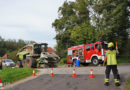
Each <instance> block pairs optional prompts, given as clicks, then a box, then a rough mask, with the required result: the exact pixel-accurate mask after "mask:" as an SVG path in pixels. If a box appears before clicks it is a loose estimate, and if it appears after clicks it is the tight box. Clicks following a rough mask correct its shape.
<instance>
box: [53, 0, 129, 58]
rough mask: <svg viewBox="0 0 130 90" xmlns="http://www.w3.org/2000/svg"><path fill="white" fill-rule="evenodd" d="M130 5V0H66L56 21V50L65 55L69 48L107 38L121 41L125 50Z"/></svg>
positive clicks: (54, 23)
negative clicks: (72, 0)
mask: <svg viewBox="0 0 130 90" xmlns="http://www.w3.org/2000/svg"><path fill="white" fill-rule="evenodd" d="M129 6H130V5H129V2H128V1H127V0H88V1H86V0H76V1H74V2H71V1H69V2H67V1H65V2H64V4H63V5H62V6H61V7H59V11H58V13H59V17H58V19H56V20H55V21H54V22H53V23H52V26H53V27H54V28H55V31H56V33H57V34H56V37H55V39H56V41H57V45H56V51H57V52H58V54H59V55H60V56H61V57H65V56H66V51H67V48H68V47H71V46H75V45H79V44H88V43H93V42H95V41H99V40H105V41H108V42H109V41H113V42H116V41H117V42H118V46H119V48H120V49H121V52H125V51H123V50H124V49H123V47H124V44H125V43H126V42H128V33H129V32H130V29H129V28H130V20H129V17H130V10H129V9H130V7H129ZM129 47H130V46H129ZM129 47H128V48H129ZM127 52H128V51H127Z"/></svg>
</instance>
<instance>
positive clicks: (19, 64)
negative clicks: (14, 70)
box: [16, 60, 23, 68]
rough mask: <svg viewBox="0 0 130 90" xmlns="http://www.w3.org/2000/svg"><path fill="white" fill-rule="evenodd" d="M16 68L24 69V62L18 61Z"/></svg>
mask: <svg viewBox="0 0 130 90" xmlns="http://www.w3.org/2000/svg"><path fill="white" fill-rule="evenodd" d="M16 66H17V67H18V68H22V67H23V65H22V61H21V60H18V61H17V63H16Z"/></svg>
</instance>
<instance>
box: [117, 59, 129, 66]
mask: <svg viewBox="0 0 130 90" xmlns="http://www.w3.org/2000/svg"><path fill="white" fill-rule="evenodd" d="M117 61H118V64H119V65H124V64H130V58H117Z"/></svg>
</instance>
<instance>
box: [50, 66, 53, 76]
mask: <svg viewBox="0 0 130 90" xmlns="http://www.w3.org/2000/svg"><path fill="white" fill-rule="evenodd" d="M50 77H54V73H53V68H51V74H50Z"/></svg>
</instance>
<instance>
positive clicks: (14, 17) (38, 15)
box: [0, 0, 75, 47]
mask: <svg viewBox="0 0 130 90" xmlns="http://www.w3.org/2000/svg"><path fill="white" fill-rule="evenodd" d="M64 1H65V0H0V36H2V38H4V39H6V40H7V39H16V40H17V39H23V40H34V41H36V42H46V43H48V44H49V46H51V47H54V46H55V45H56V41H55V39H54V37H55V34H56V33H55V30H54V28H52V22H53V21H54V20H55V19H56V18H57V17H58V13H57V11H58V8H59V7H60V6H62V4H63V2H64ZM67 1H75V0H67Z"/></svg>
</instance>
